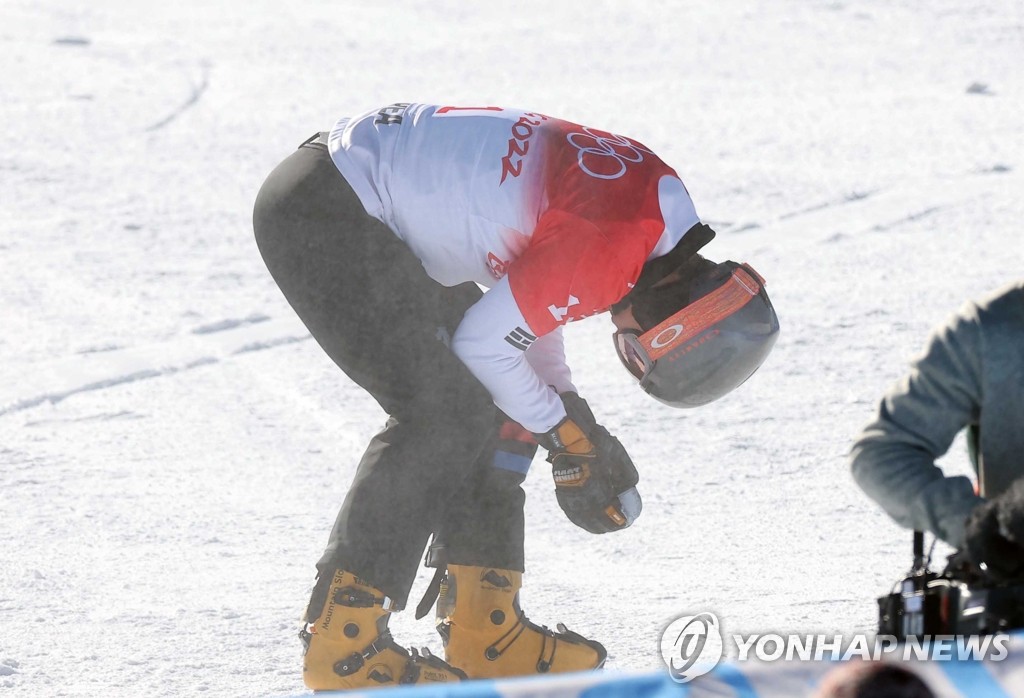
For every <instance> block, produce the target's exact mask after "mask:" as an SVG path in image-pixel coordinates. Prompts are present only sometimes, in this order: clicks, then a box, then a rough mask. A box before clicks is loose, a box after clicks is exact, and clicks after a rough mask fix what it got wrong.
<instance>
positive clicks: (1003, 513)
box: [964, 478, 1024, 582]
mask: <svg viewBox="0 0 1024 698" xmlns="http://www.w3.org/2000/svg"><path fill="white" fill-rule="evenodd" d="M964 551H965V552H966V553H967V559H968V560H970V561H971V563H972V564H974V566H975V567H978V568H979V569H980V568H981V564H982V563H984V564H985V569H986V570H987V572H988V574H989V576H990V577H992V579H994V580H995V581H997V582H1005V581H1010V580H1020V579H1024V478H1022V479H1020V480H1017V481H1016V482H1014V483H1013V484H1012V485H1011V486H1010V487H1009V489H1007V490H1006V491H1005V492H1003V493H1002V494H1000V495H999V496H997V497H994V498H992V499H990V500H988V501H987V502H983V503H982V504H979V505H978V506H977V507H975V508H974V511H972V512H971V514H970V516H968V517H967V524H966V530H965V536H964Z"/></svg>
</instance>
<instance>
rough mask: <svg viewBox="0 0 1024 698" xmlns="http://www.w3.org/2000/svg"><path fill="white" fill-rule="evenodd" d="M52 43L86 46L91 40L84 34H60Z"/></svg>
mask: <svg viewBox="0 0 1024 698" xmlns="http://www.w3.org/2000/svg"><path fill="white" fill-rule="evenodd" d="M53 43H55V44H57V45H58V46H88V45H89V44H91V43H92V42H91V41H90V40H89V39H87V38H85V37H84V36H60V37H57V38H56V39H54V40H53Z"/></svg>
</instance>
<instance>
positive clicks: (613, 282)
mask: <svg viewBox="0 0 1024 698" xmlns="http://www.w3.org/2000/svg"><path fill="white" fill-rule="evenodd" d="M328 147H329V149H330V152H331V157H332V158H333V160H334V163H335V164H336V165H337V167H338V169H339V170H340V171H341V173H342V175H344V177H345V179H346V180H347V181H348V182H349V184H351V186H352V188H353V189H354V190H355V192H356V194H357V195H358V196H359V199H360V200H361V201H362V203H363V206H364V207H365V208H366V210H367V212H368V213H370V214H371V215H372V216H374V217H376V218H378V219H380V220H381V221H383V222H384V223H385V224H386V225H387V226H388V227H389V228H390V229H391V230H393V231H394V233H395V235H397V236H398V237H399V238H401V239H402V240H403V241H404V242H405V243H406V244H407V245H408V246H409V248H410V249H411V250H412V251H413V253H414V254H415V255H416V256H417V257H418V258H419V259H420V261H421V262H422V263H423V267H424V269H426V271H427V274H429V275H430V277H431V278H432V279H434V280H436V281H438V282H439V283H441V284H444V285H446V286H454V285H455V284H459V283H463V282H466V281H474V282H476V283H478V284H481V285H483V286H486V287H489V290H488V291H487V292H486V293H484V295H483V297H482V298H481V299H480V301H478V302H477V303H476V304H475V305H474V306H473V307H472V308H470V309H469V311H467V312H466V314H465V316H464V318H463V321H462V324H461V325H460V326H459V328H458V330H457V332H456V333H455V336H454V337H453V341H452V348H453V350H454V351H455V352H456V354H457V355H458V356H459V358H460V359H461V360H462V361H463V362H464V363H465V364H466V365H467V366H468V367H469V369H470V370H471V371H472V372H473V374H474V375H475V376H476V377H477V378H478V379H479V380H480V381H481V382H482V383H483V384H484V385H485V386H486V387H487V388H488V390H489V391H490V392H491V395H492V396H493V397H494V402H495V404H496V405H497V406H498V407H499V408H501V409H502V410H503V411H504V412H505V413H506V414H507V415H509V416H510V417H511V418H513V419H515V420H516V421H518V422H519V423H520V424H522V425H523V426H524V427H526V428H527V429H529V430H530V431H534V432H544V431H547V430H549V429H551V428H552V427H553V426H555V424H557V423H558V422H559V421H561V419H562V418H563V417H564V416H565V410H564V409H563V407H562V403H561V400H560V399H559V398H558V395H557V393H556V392H555V391H558V392H564V391H565V390H571V389H573V387H572V382H571V378H570V375H569V370H568V367H567V366H566V364H565V357H564V350H563V347H562V337H561V326H562V325H564V324H565V323H566V322H569V321H571V320H578V319H580V318H584V317H587V316H589V315H593V314H595V313H599V312H602V311H604V310H607V309H608V307H609V306H611V305H612V304H613V303H615V302H616V301H618V300H620V299H621V298H622V297H623V296H625V295H626V293H627V292H628V291H629V290H630V288H632V286H633V284H634V283H635V282H636V280H637V278H638V277H639V275H640V271H641V268H642V267H643V265H644V263H645V262H646V261H648V260H650V259H653V258H655V257H658V256H661V255H663V254H665V253H666V252H668V251H669V250H671V249H672V248H673V247H674V246H675V245H676V243H677V242H679V240H680V239H681V238H682V236H683V234H684V233H686V231H687V230H689V229H690V228H692V227H693V226H694V225H696V224H697V223H698V222H699V219H698V217H697V214H696V211H695V210H694V206H693V202H692V201H691V200H690V196H689V194H688V193H687V191H686V188H685V187H684V186H683V183H682V181H681V180H680V179H679V177H678V176H677V175H676V173H675V171H674V170H672V168H670V167H669V166H668V165H666V164H665V163H664V162H662V161H661V160H660V159H659V158H658V157H657V156H656V155H655V154H654V153H653V152H651V151H650V150H649V149H648V148H646V147H645V146H644V145H642V144H640V143H639V142H637V141H634V140H632V139H629V138H624V137H622V136H617V135H614V134H612V133H609V132H607V131H601V130H598V129H594V128H589V127H586V126H580V125H578V124H574V123H570V122H568V121H562V120H559V119H554V118H551V117H548V116H544V115H542V114H537V113H534V112H526V111H522V110H519V109H506V108H501V107H474V108H466V107H446V106H438V105H428V104H393V105H391V106H388V107H385V108H383V109H380V110H377V111H373V112H369V113H367V114H364V115H361V116H358V117H354V118H344V119H341V120H340V121H338V123H337V124H336V125H335V127H334V129H333V130H332V131H331V134H330V138H329V141H328ZM552 387H553V388H554V390H552Z"/></svg>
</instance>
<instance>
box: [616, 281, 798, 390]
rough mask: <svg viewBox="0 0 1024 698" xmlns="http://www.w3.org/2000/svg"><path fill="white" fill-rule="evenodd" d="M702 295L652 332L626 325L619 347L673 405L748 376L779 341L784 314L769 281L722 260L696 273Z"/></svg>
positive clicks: (642, 378) (693, 294)
mask: <svg viewBox="0 0 1024 698" xmlns="http://www.w3.org/2000/svg"><path fill="white" fill-rule="evenodd" d="M690 298H697V300H695V301H694V302H692V303H689V304H688V305H686V306H685V307H683V308H682V309H680V310H678V311H677V312H675V313H674V314H672V315H670V316H669V317H668V318H666V319H665V320H663V321H662V322H660V323H658V324H657V325H656V326H654V327H652V328H651V329H649V330H647V331H645V332H642V333H641V332H638V331H636V330H620V331H619V332H616V333H615V335H614V338H615V349H616V352H617V353H618V356H619V359H620V360H621V361H622V364H623V366H625V367H626V369H627V370H628V371H629V372H630V373H631V374H632V375H633V377H634V378H636V379H637V380H638V381H639V383H640V387H641V388H642V389H643V390H644V391H646V392H647V393H650V395H651V396H652V397H654V398H656V399H657V400H659V401H661V402H663V403H665V404H667V405H671V406H673V407H698V406H700V405H704V404H707V403H709V402H712V401H713V400H717V399H718V398H720V397H722V396H723V395H725V394H727V393H729V392H730V391H732V390H734V389H735V388H736V387H738V386H739V385H741V384H742V383H743V382H744V381H746V380H747V379H748V378H749V377H750V376H751V375H753V373H754V372H755V371H756V370H757V369H758V367H759V366H760V365H761V364H762V363H763V362H764V360H765V358H766V357H767V356H768V354H769V353H770V352H771V349H772V347H773V346H774V345H775V340H776V339H777V338H778V333H779V320H778V317H777V316H776V314H775V309H774V308H773V307H772V304H771V301H770V300H769V299H768V294H767V293H766V292H765V290H764V279H763V278H761V276H760V275H759V274H758V273H757V272H756V271H754V269H753V268H752V267H751V266H750V265H748V264H737V263H736V262H723V263H721V264H717V265H716V266H715V267H714V268H713V269H712V270H710V271H708V272H706V273H705V274H702V275H701V276H700V277H698V278H697V279H695V280H694V281H693V282H692V284H691V287H690Z"/></svg>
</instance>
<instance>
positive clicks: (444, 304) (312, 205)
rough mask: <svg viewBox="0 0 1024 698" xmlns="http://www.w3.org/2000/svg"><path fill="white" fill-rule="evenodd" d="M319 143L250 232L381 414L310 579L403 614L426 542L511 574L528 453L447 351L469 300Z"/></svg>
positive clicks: (442, 556)
mask: <svg viewBox="0 0 1024 698" xmlns="http://www.w3.org/2000/svg"><path fill="white" fill-rule="evenodd" d="M323 140H324V139H323V137H322V136H321V137H320V138H317V137H314V138H311V139H310V140H309V141H307V142H306V143H303V144H302V146H300V147H299V149H298V150H297V151H296V152H295V153H293V154H292V155H290V156H289V157H288V158H286V159H285V160H284V162H282V163H281V164H280V165H278V167H277V168H276V169H275V170H274V171H273V172H272V173H271V174H270V176H269V177H268V178H267V181H266V182H265V183H264V184H263V187H262V188H261V189H260V192H259V195H258V196H257V198H256V205H255V210H254V213H253V228H254V230H255V233H256V241H257V244H258V245H259V249H260V253H261V254H262V256H263V259H264V261H265V262H266V265H267V268H268V269H269V270H270V273H271V275H272V276H273V277H274V280H275V281H276V282H277V284H278V286H279V287H280V288H281V291H282V292H283V293H284V296H285V298H287V300H288V302H289V303H290V304H291V306H292V308H293V309H294V310H295V312H296V313H297V314H298V316H299V318H300V319H301V320H302V322H303V323H304V324H305V325H306V327H307V328H308V329H309V331H310V333H311V334H312V335H313V337H314V338H315V339H316V341H317V342H318V343H319V344H320V346H321V347H322V348H323V350H324V351H325V352H326V353H327V355H328V356H330V358H331V359H332V360H333V361H334V363H336V364H337V365H338V366H339V367H340V368H341V370H342V371H344V372H345V373H346V374H347V375H348V376H349V377H350V378H351V379H352V380H353V381H355V382H356V383H357V384H359V385H360V386H362V387H363V388H364V389H366V390H367V391H368V392H369V393H370V394H371V395H373V397H374V398H375V399H376V400H377V402H378V403H380V405H381V407H382V408H383V409H384V411H385V412H387V413H388V415H390V417H389V419H388V421H387V424H386V426H385V427H384V430H383V431H381V432H380V433H379V434H377V435H376V436H375V437H373V439H372V440H371V441H370V444H369V446H368V448H367V449H366V452H365V453H364V454H363V457H362V460H361V461H360V463H359V466H358V468H357V470H356V475H355V479H354V480H353V482H352V486H351V488H350V489H349V492H348V494H347V496H346V498H345V501H344V503H343V504H342V507H341V511H340V512H339V513H338V517H337V521H336V522H335V524H334V529H333V530H332V531H331V535H330V539H329V542H328V545H327V549H326V550H325V552H324V554H323V557H322V558H321V559H320V561H319V562H318V563H317V567H318V569H319V571H320V575H321V577H327V578H328V579H329V578H330V576H331V572H332V571H333V570H334V569H335V568H341V569H345V570H347V571H349V572H352V573H354V574H356V575H357V576H358V577H360V578H362V579H364V580H365V581H367V582H368V583H370V584H371V585H373V586H375V587H377V588H379V589H381V590H382V591H383V592H384V593H385V594H387V595H388V596H390V597H391V598H392V599H393V600H394V601H395V603H396V605H397V607H399V608H401V607H403V606H404V605H405V602H406V600H407V597H408V594H409V590H410V588H411V586H412V582H413V579H414V577H415V575H416V569H417V567H418V561H419V556H420V555H421V554H422V553H423V550H424V547H425V546H426V543H427V540H428V537H429V536H430V535H431V534H432V533H433V534H434V535H435V546H434V553H435V554H434V555H432V557H433V558H434V560H435V563H443V562H446V561H447V562H452V563H457V564H466V565H482V566H490V567H501V568H507V569H518V570H522V569H523V524H524V522H523V503H524V500H525V495H524V493H523V491H522V488H521V487H520V484H521V483H522V481H523V479H524V477H525V473H526V467H527V466H528V464H529V461H530V459H532V457H533V454H534V452H535V451H536V445H533V444H529V443H527V442H524V441H523V440H521V439H517V438H513V435H512V431H511V426H512V425H510V424H507V423H506V421H507V420H506V419H505V418H504V416H503V415H502V414H501V413H500V412H499V411H498V410H497V408H496V407H495V406H494V404H493V402H492V400H491V397H490V395H489V394H488V392H487V391H486V390H485V389H484V387H483V386H482V385H481V384H480V383H479V382H478V381H477V380H476V379H475V378H474V377H473V376H472V375H471V374H470V373H469V371H468V369H467V368H466V367H465V366H464V365H463V364H462V363H461V362H460V361H459V359H458V358H457V357H456V356H455V355H454V354H453V353H452V352H451V351H450V350H449V348H448V345H447V338H448V337H450V335H451V334H452V333H453V332H454V331H455V328H456V327H457V326H458V324H459V322H460V321H461V319H462V315H463V313H464V312H465V311H466V309H467V308H469V307H470V306H471V305H472V304H473V303H475V302H476V300H477V299H478V298H479V297H480V290H479V289H478V288H477V287H476V286H475V285H474V284H471V283H467V284H462V285H459V286H455V287H452V288H447V287H444V286H442V285H441V284H438V283H437V282H435V281H434V280H432V279H431V278H429V277H428V276H427V274H426V272H425V271H424V269H423V266H422V265H421V264H420V261H419V260H418V259H417V258H416V257H415V256H414V255H413V254H412V252H411V251H410V250H409V249H408V247H407V246H406V245H405V243H403V242H402V241H401V240H399V239H398V237H397V236H395V235H394V233H392V232H391V230H389V229H388V228H387V226H385V225H384V224H383V223H381V222H380V221H378V220H377V219H375V218H373V217H372V216H370V215H368V214H367V213H366V211H365V210H364V209H363V206H362V204H361V203H360V202H359V200H358V198H357V197H356V195H355V193H354V192H353V191H352V189H351V187H350V186H349V185H348V183H347V182H346V181H345V180H344V178H343V177H342V176H341V174H340V173H339V172H338V170H337V168H336V167H335V166H334V163H333V162H332V161H331V158H330V155H329V153H328V152H327V149H326V147H325V146H324V145H323ZM503 425H504V426H503Z"/></svg>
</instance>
